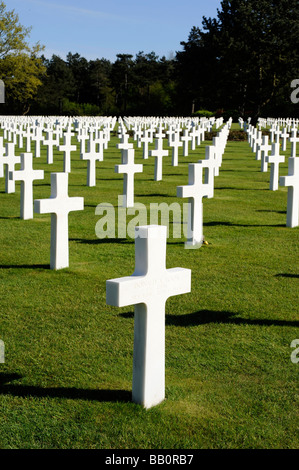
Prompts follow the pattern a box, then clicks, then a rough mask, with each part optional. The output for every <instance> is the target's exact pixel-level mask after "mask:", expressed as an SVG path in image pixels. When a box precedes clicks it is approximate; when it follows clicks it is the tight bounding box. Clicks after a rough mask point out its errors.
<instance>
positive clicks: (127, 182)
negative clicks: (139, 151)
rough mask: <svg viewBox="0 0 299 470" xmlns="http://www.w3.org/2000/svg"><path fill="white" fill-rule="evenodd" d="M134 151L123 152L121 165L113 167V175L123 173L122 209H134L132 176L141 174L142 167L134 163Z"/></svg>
mask: <svg viewBox="0 0 299 470" xmlns="http://www.w3.org/2000/svg"><path fill="white" fill-rule="evenodd" d="M134 154H135V150H134V149H127V150H123V157H122V158H123V160H122V164H121V165H115V173H124V185H123V207H134V175H135V173H142V171H143V165H140V164H137V163H135V162H134Z"/></svg>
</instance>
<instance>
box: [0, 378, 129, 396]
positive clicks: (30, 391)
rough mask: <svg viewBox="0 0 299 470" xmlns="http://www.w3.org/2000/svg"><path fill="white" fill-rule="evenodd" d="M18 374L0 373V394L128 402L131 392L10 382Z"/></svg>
mask: <svg viewBox="0 0 299 470" xmlns="http://www.w3.org/2000/svg"><path fill="white" fill-rule="evenodd" d="M21 378H22V377H21V376H20V375H19V374H6V373H2V374H1V373H0V395H11V396H14V397H22V398H29V397H33V398H66V399H71V400H88V401H99V402H129V401H131V398H132V393H131V392H130V391H129V390H121V389H120V390H118V389H117V390H109V389H83V388H75V387H38V386H32V385H18V384H11V383H10V382H13V381H14V380H20V379H21Z"/></svg>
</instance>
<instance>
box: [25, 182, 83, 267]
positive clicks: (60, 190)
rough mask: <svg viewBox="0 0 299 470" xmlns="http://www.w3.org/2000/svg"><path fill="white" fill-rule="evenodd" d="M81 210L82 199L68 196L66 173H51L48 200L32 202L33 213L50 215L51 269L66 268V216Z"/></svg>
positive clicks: (67, 238) (67, 250) (67, 253)
mask: <svg viewBox="0 0 299 470" xmlns="http://www.w3.org/2000/svg"><path fill="white" fill-rule="evenodd" d="M83 209H84V198H83V197H69V196H68V173H51V196H50V198H49V199H36V200H35V201H34V212H37V213H38V214H48V213H50V214H51V255H50V268H51V269H62V268H67V267H68V265H69V237H68V215H69V212H71V211H79V210H83Z"/></svg>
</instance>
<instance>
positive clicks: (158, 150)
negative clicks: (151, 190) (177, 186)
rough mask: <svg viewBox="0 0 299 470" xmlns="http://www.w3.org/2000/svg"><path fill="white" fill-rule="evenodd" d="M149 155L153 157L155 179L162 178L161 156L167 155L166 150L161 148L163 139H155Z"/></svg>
mask: <svg viewBox="0 0 299 470" xmlns="http://www.w3.org/2000/svg"><path fill="white" fill-rule="evenodd" d="M149 155H150V156H151V157H156V158H155V176H154V179H155V181H161V180H162V173H163V172H162V168H163V157H167V156H168V150H163V139H156V140H155V150H150V151H149Z"/></svg>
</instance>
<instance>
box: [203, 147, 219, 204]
mask: <svg viewBox="0 0 299 470" xmlns="http://www.w3.org/2000/svg"><path fill="white" fill-rule="evenodd" d="M205 152H206V153H205V157H206V158H205V160H199V163H201V164H202V165H203V167H204V168H205V176H204V182H205V184H207V185H208V186H209V187H210V192H209V195H208V196H207V197H208V198H212V197H214V176H215V175H214V172H215V164H216V163H215V147H214V145H207V146H206V150H205Z"/></svg>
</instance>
